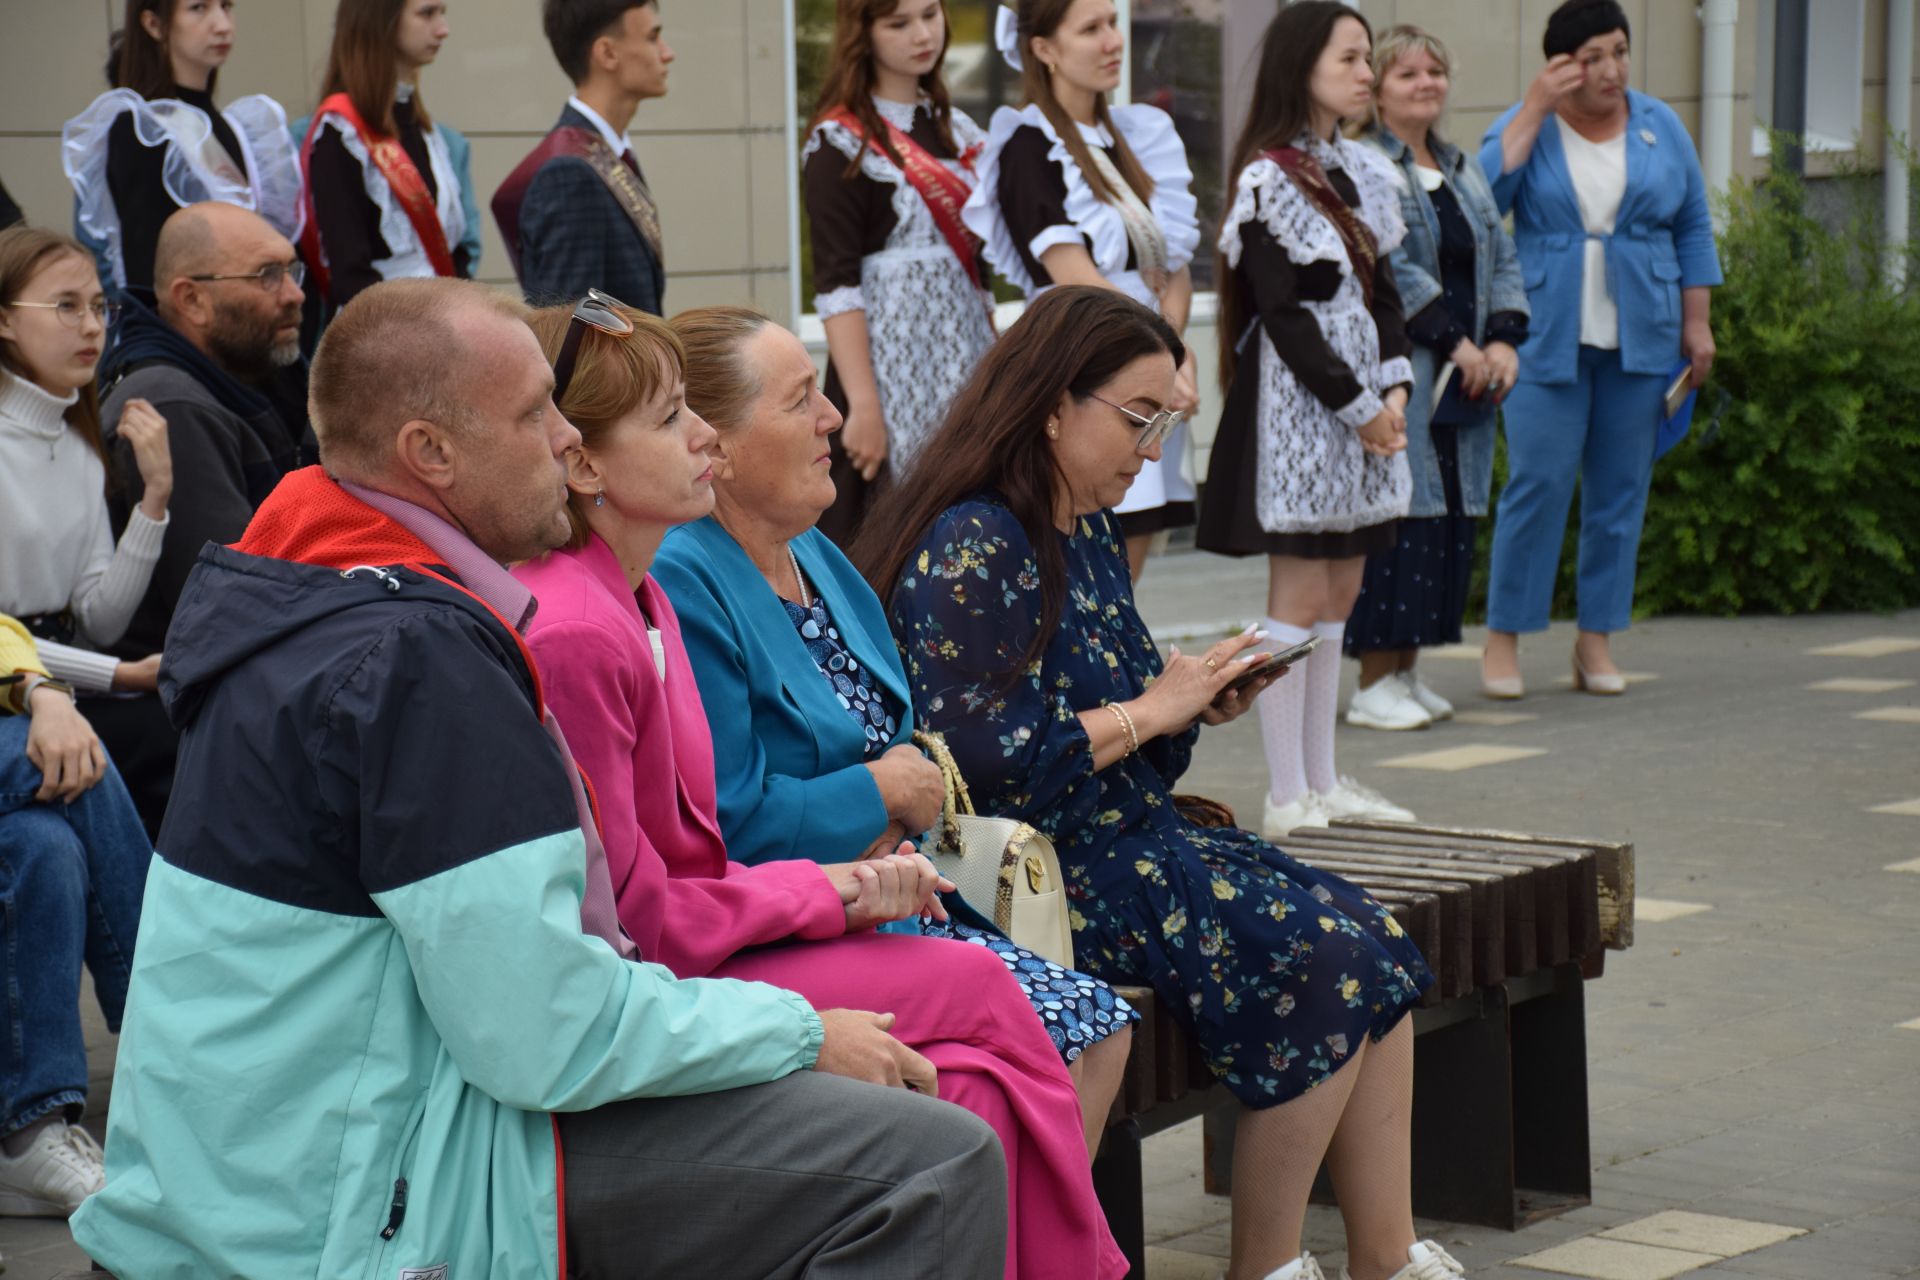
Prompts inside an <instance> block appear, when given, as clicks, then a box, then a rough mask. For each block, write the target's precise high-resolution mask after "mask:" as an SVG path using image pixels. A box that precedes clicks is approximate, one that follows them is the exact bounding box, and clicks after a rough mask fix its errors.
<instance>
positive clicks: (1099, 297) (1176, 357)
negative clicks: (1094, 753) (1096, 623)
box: [851, 285, 1186, 676]
mask: <svg viewBox="0 0 1920 1280" xmlns="http://www.w3.org/2000/svg"><path fill="white" fill-rule="evenodd" d="M1161 352H1165V353H1166V354H1168V355H1170V356H1172V357H1173V363H1174V365H1175V366H1176V367H1177V366H1178V365H1179V364H1180V362H1181V361H1182V360H1184V359H1186V348H1185V347H1184V346H1183V345H1182V344H1181V342H1180V335H1179V334H1177V333H1175V332H1174V331H1173V326H1171V325H1169V324H1168V323H1167V322H1166V321H1165V320H1162V319H1161V318H1160V316H1159V315H1158V313H1156V312H1154V311H1153V310H1151V309H1150V308H1147V307H1143V306H1141V305H1140V304H1139V303H1137V302H1135V301H1134V300H1133V299H1131V298H1129V297H1127V296H1126V295H1125V294H1123V293H1117V292H1115V291H1114V290H1112V289H1103V288H1100V287H1098V286H1096V285H1063V286H1061V287H1059V288H1057V289H1049V290H1047V291H1046V292H1045V293H1043V294H1041V295H1040V296H1039V297H1038V298H1035V299H1034V300H1033V301H1032V302H1031V303H1030V304H1028V306H1027V310H1026V314H1024V315H1022V316H1021V317H1020V318H1019V319H1018V320H1016V321H1015V322H1014V324H1013V327H1012V328H1010V329H1008V330H1007V331H1006V332H1005V333H1004V334H1002V335H1001V336H1000V340H999V341H998V342H996V343H994V344H993V346H992V348H991V349H989V350H988V352H987V354H986V356H985V357H984V358H982V359H981V361H980V364H979V367H978V368H976V369H975V370H974V371H973V377H972V378H970V379H969V380H968V381H967V385H966V386H964V387H962V388H961V389H960V392H959V394H958V395H956V396H955V397H954V399H953V404H952V406H951V407H950V408H949V409H948V410H947V416H946V420H945V421H944V422H942V423H941V425H940V429H939V430H938V431H936V432H934V434H933V437H932V439H930V440H928V441H927V443H926V444H925V445H924V446H923V447H922V448H921V450H920V454H919V456H918V457H917V458H915V459H914V464H913V470H912V471H910V472H908V473H907V477H906V479H905V480H904V481H903V482H902V483H901V484H900V485H899V486H898V487H897V488H895V489H894V491H893V493H892V494H891V495H890V496H889V497H888V498H887V500H886V501H885V502H884V503H882V504H880V505H879V506H878V507H876V508H874V510H873V511H872V512H871V513H870V514H869V515H868V516H867V518H866V520H865V522H864V524H863V526H862V528H861V530H860V535H859V537H858V538H857V539H856V540H855V542H854V544H853V550H852V556H851V558H852V560H853V562H854V564H855V565H856V566H858V567H859V569H860V572H861V574H862V575H863V576H865V578H866V580H867V582H868V584H869V585H870V586H872V587H873V589H874V592H875V594H877V595H878V596H879V597H880V599H881V600H883V601H885V600H887V599H889V598H890V597H891V596H892V594H893V591H894V588H895V587H896V586H897V585H898V583H899V580H900V574H901V572H902V571H903V570H904V569H905V568H906V564H907V559H908V557H909V556H911V555H912V554H913V551H914V548H915V547H916V546H917V545H918V544H919V542H920V539H922V538H923V537H925V536H926V534H927V531H928V530H929V529H931V528H932V527H933V524H934V521H936V520H938V519H939V518H940V514H941V512H943V511H945V510H946V509H947V508H948V507H951V506H953V505H954V504H955V503H957V502H961V501H963V500H964V499H966V498H969V497H972V496H973V495H975V494H977V493H979V492H981V491H982V490H989V489H991V490H993V491H995V492H997V493H998V494H999V495H1000V496H1001V497H1003V498H1004V499H1006V503H1007V507H1008V509H1009V510H1010V511H1012V512H1013V515H1014V518H1015V519H1017V520H1018V521H1019V522H1020V525H1021V527H1022V528H1024V529H1025V530H1026V531H1027V539H1028V541H1029V542H1031V543H1032V544H1033V554H1034V559H1035V561H1036V562H1037V566H1038V568H1039V570H1040V625H1039V627H1038V629H1037V630H1035V632H1034V638H1033V640H1032V641H1031V642H1029V643H1028V645H1027V649H1026V652H1025V653H1023V654H1021V655H1020V657H1019V659H1018V661H1016V662H1015V663H1014V664H1013V666H1012V667H1010V668H1008V671H1007V674H1008V675H1009V676H1011V675H1013V674H1015V673H1017V672H1020V671H1024V670H1025V669H1026V668H1027V667H1028V666H1029V665H1030V664H1032V663H1033V662H1034V661H1035V660H1036V659H1037V658H1038V657H1039V656H1040V654H1041V653H1042V652H1043V651H1044V650H1045V649H1046V647H1047V642H1048V641H1049V640H1050V639H1051V638H1052V636H1053V632H1054V629H1055V628H1056V627H1058V626H1059V625H1060V611H1061V608H1062V605H1063V603H1064V601H1065V599H1066V591H1067V569H1066V556H1065V553H1064V552H1063V551H1062V550H1061V547H1060V539H1059V538H1057V537H1055V536H1054V528H1055V526H1054V500H1055V496H1056V495H1057V494H1058V493H1059V492H1060V491H1061V489H1062V488H1063V487H1064V486H1065V485H1066V477H1064V476H1063V475H1062V474H1061V472H1060V466H1059V464H1058V463H1057V462H1056V461H1055V460H1054V456H1053V448H1052V446H1050V445H1049V444H1048V443H1047V432H1046V425H1047V417H1048V415H1050V414H1051V413H1052V412H1053V411H1054V406H1056V405H1058V404H1059V403H1060V397H1061V396H1063V395H1070V396H1072V397H1073V398H1074V399H1075V400H1076V401H1083V400H1085V399H1086V398H1087V397H1088V396H1089V395H1091V394H1092V393H1093V392H1095V391H1097V390H1099V389H1100V388H1101V387H1102V386H1105V385H1106V384H1107V382H1109V381H1110V380H1112V378H1113V377H1114V376H1115V375H1116V374H1118V373H1119V372H1120V370H1122V369H1123V368H1125V367H1126V366H1127V365H1129V364H1131V363H1132V362H1133V361H1135V360H1138V359H1140V358H1141V357H1142V356H1150V355H1157V354H1159V353H1161Z"/></svg>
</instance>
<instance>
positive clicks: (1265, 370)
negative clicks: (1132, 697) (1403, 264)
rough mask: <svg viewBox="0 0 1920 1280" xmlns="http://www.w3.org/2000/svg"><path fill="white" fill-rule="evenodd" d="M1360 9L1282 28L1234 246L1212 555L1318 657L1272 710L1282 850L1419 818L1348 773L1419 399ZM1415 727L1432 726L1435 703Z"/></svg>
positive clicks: (1231, 227) (1406, 495)
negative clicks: (1350, 672) (1353, 648)
mask: <svg viewBox="0 0 1920 1280" xmlns="http://www.w3.org/2000/svg"><path fill="white" fill-rule="evenodd" d="M1372 48H1373V38H1372V31H1371V29H1370V28H1369V27H1368V26H1367V23H1366V19H1364V18H1362V17H1361V16H1360V14H1359V12H1358V11H1356V10H1354V9H1352V8H1350V7H1348V6H1346V5H1343V4H1335V3H1332V2H1331V0H1300V2H1299V3H1296V4H1290V5H1287V6H1286V7H1284V8H1283V9H1281V10H1280V12H1279V14H1278V15H1277V16H1276V17H1275V18H1274V19H1273V21H1272V22H1271V23H1270V24H1269V25H1268V27H1267V34H1266V38H1265V41H1264V43H1263V44H1262V46H1261V52H1260V62H1259V74H1258V76H1257V77H1256V79H1255V82H1254V91H1253V101H1252V103H1251V104H1250V106H1249V108H1248V112H1247V122H1246V126H1245V127H1244V128H1243V129H1242V130H1241V132H1240V140H1239V142H1238V143H1237V144H1236V145H1235V147H1234V151H1233V164H1232V167H1231V170H1230V172H1231V173H1232V175H1233V181H1232V182H1231V183H1230V184H1229V185H1228V191H1229V195H1230V198H1229V202H1228V209H1227V213H1226V216H1225V218H1224V219H1223V220H1222V222H1223V225H1222V228H1221V232H1220V266H1219V274H1218V278H1219V280H1220V381H1221V385H1222V386H1226V387H1229V388H1230V390H1229V392H1228V395H1227V403H1226V407H1225V409H1224V411H1223V413H1222V415H1221V420H1220V430H1219V434H1218V436H1217V437H1216V438H1215V441H1214V446H1213V456H1212V458H1211V459H1210V461H1209V464H1208V474H1207V504H1206V509H1205V510H1204V511H1203V512H1202V513H1201V519H1200V528H1199V538H1198V541H1199V545H1200V546H1201V547H1202V548H1203V549H1204V550H1208V551H1217V552H1221V553H1224V554H1227V555H1264V556H1266V557H1267V600H1266V605H1267V617H1266V621H1265V623H1264V624H1263V625H1264V626H1265V627H1266V629H1267V630H1268V631H1270V632H1272V633H1273V635H1274V638H1275V639H1276V640H1277V641H1278V642H1280V643H1281V644H1289V645H1290V644H1294V643H1298V642H1302V641H1305V640H1307V639H1308V638H1309V637H1312V636H1319V637H1320V640H1321V644H1320V647H1319V648H1318V649H1316V650H1315V651H1314V653H1313V655H1312V656H1311V657H1310V658H1309V659H1308V660H1307V661H1306V662H1305V663H1304V664H1303V665H1304V668H1305V669H1304V670H1303V671H1302V672H1301V673H1300V674H1301V677H1302V678H1300V679H1298V680H1293V681H1289V682H1288V683H1287V684H1286V685H1283V686H1282V687H1281V689H1280V691H1279V692H1278V693H1277V694H1276V695H1275V696H1273V697H1271V698H1267V699H1265V700H1264V701H1263V702H1261V704H1260V737H1261V741H1262V743H1263V744H1264V746H1265V747H1266V755H1267V770H1268V775H1269V777H1268V792H1267V797H1266V812H1265V816H1264V820H1263V822H1262V825H1261V829H1262V831H1263V832H1264V833H1265V834H1266V836H1267V838H1268V839H1273V840H1277V839H1279V838H1281V837H1282V836H1284V835H1286V833H1287V832H1289V831H1291V830H1293V829H1294V828H1296V827H1306V826H1325V825H1326V824H1327V822H1328V820H1329V819H1330V818H1336V817H1358V816H1366V817H1374V818H1390V819H1399V820H1402V821H1410V820H1411V819H1412V818H1413V814H1412V813H1410V812H1408V811H1407V810H1405V809H1402V808H1400V807H1399V806H1397V805H1395V804H1392V803H1391V802H1390V801H1388V800H1386V799H1385V798H1384V797H1383V796H1381V795H1380V794H1379V793H1377V792H1375V791H1372V790H1370V789H1368V788H1366V787H1363V786H1361V785H1360V784H1359V783H1358V782H1355V781H1354V780H1353V779H1351V778H1347V777H1342V776H1341V775H1340V773H1339V771H1338V770H1337V768H1336V767H1335V764H1334V743H1333V738H1334V723H1335V720H1336V718H1337V715H1338V711H1339V698H1340V647H1341V637H1342V635H1343V634H1344V633H1345V630H1346V622H1347V618H1348V616H1349V615H1350V614H1351V613H1352V612H1353V606H1354V601H1355V599H1356V598H1357V597H1358V596H1359V594H1360V584H1361V579H1362V574H1363V572H1364V570H1365V568H1366V561H1367V556H1368V555H1370V554H1373V553H1376V552H1383V551H1389V550H1391V549H1392V548H1393V546H1394V542H1395V526H1396V522H1397V521H1398V520H1399V519H1400V517H1402V516H1404V515H1406V514H1407V512H1408V509H1409V504H1410V502H1411V500H1412V496H1413V480H1412V473H1411V472H1410V471H1409V469H1408V466H1407V461H1406V458H1405V456H1404V450H1405V449H1406V445H1407V424H1406V406H1407V399H1408V396H1409V394H1410V393H1411V391H1412V386H1413V365H1412V363H1411V360H1410V358H1409V357H1410V356H1411V355H1412V351H1413V344H1412V343H1411V341H1409V339H1408V337H1407V325H1406V319H1405V317H1404V316H1403V315H1402V314H1401V306H1400V291H1399V288H1398V286H1397V285H1396V283H1395V280H1394V273H1393V266H1392V263H1391V261H1390V260H1389V255H1390V254H1391V253H1392V252H1393V250H1394V249H1396V248H1397V247H1398V246H1399V244H1400V242H1401V241H1402V240H1403V239H1405V237H1406V232H1407V228H1406V223H1405V222H1404V221H1403V219H1402V217H1401V213H1400V178H1399V174H1398V172H1397V170H1396V169H1395V168H1394V166H1393V164H1392V162H1391V161H1389V160H1388V159H1387V158H1386V157H1385V156H1383V155H1381V154H1380V153H1379V152H1378V151H1375V150H1374V149H1373V148H1371V147H1367V146H1363V145H1361V144H1360V143H1357V142H1353V141H1350V140H1349V139H1347V138H1346V137H1344V136H1343V135H1342V133H1341V126H1342V124H1343V123H1344V122H1347V121H1353V120H1360V119H1364V118H1365V117H1366V116H1367V114H1368V112H1369V110H1370V109H1371V107H1372V103H1373V68H1372V65H1371V63H1370V61H1369V59H1370V57H1371V55H1372ZM1413 714H1414V715H1415V717H1416V718H1417V724H1416V723H1409V724H1408V725H1407V726H1406V727H1409V728H1413V727H1424V725H1425V724H1427V723H1430V719H1431V718H1430V717H1429V716H1428V715H1427V713H1426V712H1424V711H1422V710H1420V709H1419V708H1418V707H1417V706H1415V707H1414V708H1413Z"/></svg>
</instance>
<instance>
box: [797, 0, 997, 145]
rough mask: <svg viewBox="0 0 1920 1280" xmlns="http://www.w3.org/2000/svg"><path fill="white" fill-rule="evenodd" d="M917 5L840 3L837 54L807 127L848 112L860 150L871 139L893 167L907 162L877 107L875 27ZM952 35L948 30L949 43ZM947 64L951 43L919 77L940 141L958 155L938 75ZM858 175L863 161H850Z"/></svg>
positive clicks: (883, 0) (882, 0) (909, 0)
mask: <svg viewBox="0 0 1920 1280" xmlns="http://www.w3.org/2000/svg"><path fill="white" fill-rule="evenodd" d="M916 2H917V0H837V3H836V4H835V5H834V13H833V53H832V54H831V55H830V56H829V58H828V59H827V74H826V76H825V77H824V78H823V79H822V80H821V82H820V100H819V102H818V103H817V104H816V105H815V106H814V109H813V120H812V122H811V123H810V124H809V125H808V128H812V127H813V125H817V124H819V123H820V122H821V121H822V120H824V119H825V118H826V116H827V114H828V113H829V112H832V111H837V110H839V109H840V108H841V107H845V108H846V109H847V110H849V111H851V112H852V113H853V115H854V118H855V119H856V120H858V121H859V122H860V145H861V147H862V148H863V149H864V148H865V146H866V144H867V142H868V141H869V140H873V141H876V142H878V143H879V144H880V149H881V150H882V151H884V152H886V153H887V158H888V159H890V160H892V161H893V162H894V163H895V164H904V163H905V161H904V160H903V159H902V157H901V156H900V155H899V154H897V153H896V152H895V151H894V149H893V141H892V138H891V136H890V135H889V134H888V132H887V127H886V125H884V124H883V123H881V120H880V110H879V108H877V107H875V106H874V105H873V82H874V79H875V76H874V74H873V24H874V23H875V22H877V21H879V20H880V19H881V18H885V17H890V16H891V15H892V14H893V12H894V10H896V9H898V8H899V7H900V6H901V5H903V4H913V3H916ZM940 17H941V20H942V21H943V22H946V21H949V19H948V16H947V5H946V0H940ZM952 36H953V31H952V28H951V26H950V25H949V27H948V31H947V37H948V40H951V39H952ZM946 63H947V41H946V40H943V41H941V44H940V52H939V53H938V54H936V55H935V56H934V59H933V65H932V66H931V67H929V68H927V69H926V70H925V71H923V72H921V73H920V92H922V93H924V94H926V95H927V99H928V101H929V102H931V103H932V104H933V128H934V132H935V133H936V134H938V135H939V138H940V142H941V144H942V145H943V146H945V147H946V149H947V150H948V151H949V152H951V153H953V154H954V155H959V154H960V148H959V147H958V146H956V145H955V144H954V141H953V97H952V95H951V94H949V93H948V92H947V81H946V77H945V76H943V75H941V74H940V71H941V68H942V67H944V66H946ZM859 171H860V157H859V156H858V155H855V156H854V158H853V159H852V160H850V161H848V162H847V177H849V178H851V177H852V176H853V175H854V174H856V173H858V172H859Z"/></svg>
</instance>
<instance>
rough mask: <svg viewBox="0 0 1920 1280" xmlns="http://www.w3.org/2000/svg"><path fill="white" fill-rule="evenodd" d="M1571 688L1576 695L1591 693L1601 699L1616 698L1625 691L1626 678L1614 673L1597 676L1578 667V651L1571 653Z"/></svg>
mask: <svg viewBox="0 0 1920 1280" xmlns="http://www.w3.org/2000/svg"><path fill="white" fill-rule="evenodd" d="M1573 688H1574V691H1575V692H1576V693H1591V694H1595V695H1597V696H1599V697H1602V698H1612V697H1617V696H1619V695H1620V694H1623V693H1625V692H1626V691H1627V678H1626V677H1625V676H1623V675H1621V674H1620V673H1619V672H1617V671H1615V672H1612V673H1610V674H1605V675H1602V674H1598V673H1596V672H1592V671H1588V670H1587V669H1586V668H1585V667H1583V666H1581V665H1580V650H1579V649H1577V648H1576V649H1575V650H1574V651H1573Z"/></svg>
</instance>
